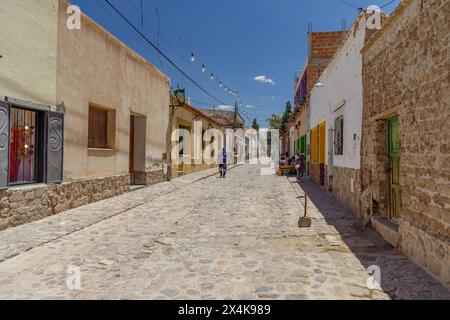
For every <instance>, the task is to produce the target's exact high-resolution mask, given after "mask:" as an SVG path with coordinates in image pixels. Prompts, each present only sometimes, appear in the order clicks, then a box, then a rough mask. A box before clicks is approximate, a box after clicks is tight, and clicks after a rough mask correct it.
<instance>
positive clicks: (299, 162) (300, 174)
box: [295, 152, 305, 181]
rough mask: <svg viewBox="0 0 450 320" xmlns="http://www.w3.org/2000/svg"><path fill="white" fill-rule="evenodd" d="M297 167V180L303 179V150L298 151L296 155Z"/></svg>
mask: <svg viewBox="0 0 450 320" xmlns="http://www.w3.org/2000/svg"><path fill="white" fill-rule="evenodd" d="M295 169H296V170H297V181H302V179H303V174H304V171H305V155H304V154H303V152H302V153H297V155H296V156H295Z"/></svg>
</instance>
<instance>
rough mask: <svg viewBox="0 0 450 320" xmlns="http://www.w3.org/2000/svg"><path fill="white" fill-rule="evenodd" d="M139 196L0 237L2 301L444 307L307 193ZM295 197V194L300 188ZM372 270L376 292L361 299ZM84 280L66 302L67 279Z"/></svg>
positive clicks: (196, 188) (246, 172)
mask: <svg viewBox="0 0 450 320" xmlns="http://www.w3.org/2000/svg"><path fill="white" fill-rule="evenodd" d="M214 173H215V170H213V171H211V170H209V171H206V172H202V173H196V174H194V175H191V176H186V177H182V178H179V179H176V180H174V181H172V182H167V183H163V184H160V185H156V186H151V187H148V188H144V189H140V190H138V191H135V192H132V193H128V194H126V195H122V196H119V197H116V198H113V199H109V200H104V201H101V202H98V203H94V204H91V205H87V206H84V207H81V208H77V209H74V210H70V211H67V212H65V213H62V214H59V215H57V216H54V217H50V218H47V219H44V220H41V221H38V222H34V223H31V224H28V225H24V226H20V227H17V228H13V229H10V230H6V231H3V232H1V233H0V298H3V299H17V298H26V299H29V298H31V299H53V298H54V299H371V298H374V299H430V298H432V299H450V293H449V291H448V290H447V289H446V288H445V287H443V286H442V285H441V284H439V283H438V282H436V281H435V280H434V279H433V278H431V277H430V276H428V275H427V274H426V273H425V272H424V271H422V270H421V269H420V268H418V267H417V266H416V265H415V264H413V263H412V262H410V261H409V260H408V259H407V258H405V257H404V256H402V255H401V254H400V253H399V252H398V251H397V250H396V249H392V248H391V247H389V245H387V243H386V242H384V240H382V239H381V238H380V237H378V236H377V235H376V234H375V233H374V232H373V231H372V230H370V229H363V228H362V227H361V224H360V223H359V222H358V221H357V220H355V219H354V218H353V217H352V216H351V215H349V214H348V213H347V212H346V210H345V209H344V208H343V207H341V206H340V205H338V204H337V203H336V202H335V201H333V199H332V198H331V197H330V196H329V195H327V194H326V193H324V192H323V191H321V190H320V188H318V187H317V186H315V185H314V184H312V183H310V182H305V183H304V184H303V185H302V188H303V190H306V191H307V192H308V194H309V195H310V197H311V200H312V201H310V202H309V206H308V210H309V212H310V215H311V216H312V217H313V227H312V228H310V229H299V228H298V227H297V219H298V216H299V214H300V212H301V209H300V203H299V200H298V199H296V194H295V193H294V189H293V188H292V186H291V184H290V182H289V180H288V179H287V178H284V177H283V178H279V177H275V176H261V175H260V174H259V173H260V171H259V168H258V167H256V166H240V167H236V168H234V169H233V170H230V171H229V175H228V177H227V179H225V180H224V179H219V178H217V176H211V175H212V174H214ZM295 188H296V192H298V193H299V194H301V193H302V192H303V190H301V189H300V187H299V186H298V185H296V186H295ZM370 265H378V266H380V268H381V272H382V283H381V286H382V290H374V291H369V290H368V289H367V288H366V280H367V274H366V271H365V270H366V268H367V267H368V266H370ZM69 266H78V267H79V268H80V270H81V290H69V289H68V287H67V285H66V280H67V268H68V267H69Z"/></svg>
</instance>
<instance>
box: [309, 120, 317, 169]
mask: <svg viewBox="0 0 450 320" xmlns="http://www.w3.org/2000/svg"><path fill="white" fill-rule="evenodd" d="M317 131H318V130H317V127H315V128H313V129H312V130H311V162H312V163H317V158H318V157H317V147H318V146H317Z"/></svg>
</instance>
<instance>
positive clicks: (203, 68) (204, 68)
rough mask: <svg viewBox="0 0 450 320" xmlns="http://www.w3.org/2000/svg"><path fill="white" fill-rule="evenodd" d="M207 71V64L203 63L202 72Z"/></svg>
mask: <svg viewBox="0 0 450 320" xmlns="http://www.w3.org/2000/svg"><path fill="white" fill-rule="evenodd" d="M205 71H206V66H205V65H204V64H203V65H202V72H205Z"/></svg>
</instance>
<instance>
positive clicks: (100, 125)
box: [88, 106, 115, 149]
mask: <svg viewBox="0 0 450 320" xmlns="http://www.w3.org/2000/svg"><path fill="white" fill-rule="evenodd" d="M88 135H89V140H88V147H89V148H93V149H113V148H114V139H115V111H113V110H108V109H103V108H98V107H94V106H89V130H88Z"/></svg>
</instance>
